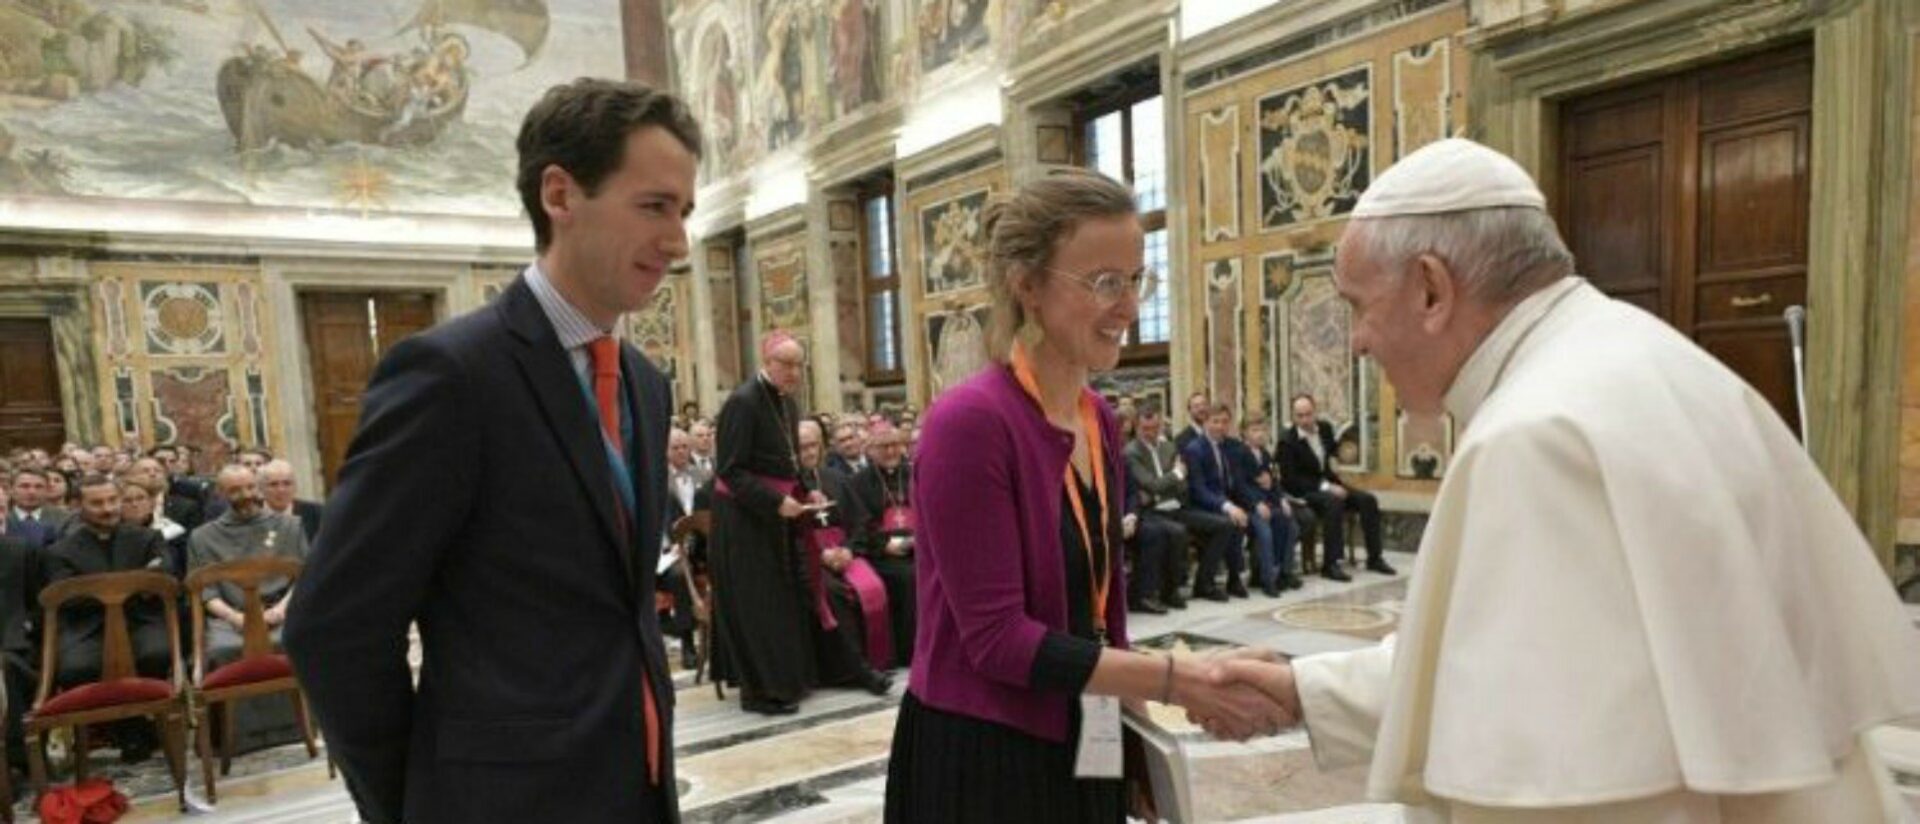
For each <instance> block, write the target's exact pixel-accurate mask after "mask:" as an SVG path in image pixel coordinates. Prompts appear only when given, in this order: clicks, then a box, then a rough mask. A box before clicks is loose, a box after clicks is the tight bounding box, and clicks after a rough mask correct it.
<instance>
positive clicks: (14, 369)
mask: <svg viewBox="0 0 1920 824" xmlns="http://www.w3.org/2000/svg"><path fill="white" fill-rule="evenodd" d="M66 430H67V426H66V417H65V414H64V413H63V412H62V411H61V406H60V372H59V365H58V363H57V361H56V359H55V357H54V350H53V323H52V321H50V320H48V319H46V318H0V451H5V450H10V449H15V448H19V447H26V448H30V449H45V450H47V451H48V452H52V451H54V450H57V449H59V448H60V443H61V442H62V441H63V440H65V439H66V435H67V432H66Z"/></svg>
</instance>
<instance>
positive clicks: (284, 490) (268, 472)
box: [260, 458, 326, 546]
mask: <svg viewBox="0 0 1920 824" xmlns="http://www.w3.org/2000/svg"><path fill="white" fill-rule="evenodd" d="M296 492H297V489H296V488H295V484H294V480H293V464H290V463H287V462H286V461H285V460H282V459H279V458H275V459H274V460H271V461H268V462H266V463H265V464H262V465H261V466H260V495H261V499H262V500H263V501H264V502H265V503H266V507H267V511H268V512H273V513H277V514H280V515H285V516H287V517H290V518H293V519H294V520H296V521H299V522H300V531H301V532H304V533H306V536H307V545H308V546H312V545H313V538H314V536H316V535H318V534H320V520H321V518H322V517H323V516H324V515H325V514H326V507H324V506H321V505H320V503H319V502H317V501H309V500H307V499H305V498H299V497H295V494H296Z"/></svg>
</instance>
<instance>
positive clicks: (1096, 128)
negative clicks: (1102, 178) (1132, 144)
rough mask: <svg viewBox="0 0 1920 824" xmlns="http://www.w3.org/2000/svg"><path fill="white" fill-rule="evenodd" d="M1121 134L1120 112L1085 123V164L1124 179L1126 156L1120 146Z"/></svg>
mask: <svg viewBox="0 0 1920 824" xmlns="http://www.w3.org/2000/svg"><path fill="white" fill-rule="evenodd" d="M1122 136H1123V133H1122V132H1121V128H1120V112H1112V113H1110V114H1107V115H1105V116H1103V117H1100V118H1099V119H1097V120H1094V121H1093V122H1092V123H1089V124H1087V165H1089V166H1092V167H1093V168H1095V169H1098V170H1099V171H1101V172H1102V173H1104V174H1106V175H1107V176H1108V177H1111V178H1113V179H1115V180H1120V181H1124V180H1126V179H1127V170H1126V160H1127V157H1126V154H1125V153H1124V151H1123V150H1122V148H1121V146H1120V143H1121V139H1122Z"/></svg>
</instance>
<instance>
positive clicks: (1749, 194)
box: [1558, 44, 1813, 426]
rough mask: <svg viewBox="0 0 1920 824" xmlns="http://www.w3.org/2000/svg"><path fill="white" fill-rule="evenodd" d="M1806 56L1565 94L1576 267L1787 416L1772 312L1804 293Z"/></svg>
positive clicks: (1793, 421) (1565, 214)
mask: <svg viewBox="0 0 1920 824" xmlns="http://www.w3.org/2000/svg"><path fill="white" fill-rule="evenodd" d="M1812 99H1813V52H1812V49H1811V48H1809V47H1808V46H1807V45H1805V44H1799V45H1794V46H1790V47H1787V48H1783V49H1777V50H1774V51H1769V52H1765V53H1761V54H1757V55H1753V56H1749V57H1743V58H1739V59H1736V60H1733V61H1729V62H1726V63H1722V64H1719V65H1715V66H1709V67H1705V68H1701V69H1696V70H1693V71H1689V72H1683V73H1680V74H1676V75H1672V76H1668V77H1663V78H1659V79H1656V80H1651V81H1644V82H1641V83H1638V84H1635V85H1633V86H1629V87H1626V88H1621V89H1613V90H1608V91H1604V92H1599V93H1596V94H1593V95H1589V96H1587V97H1583V98H1577V99H1574V100H1569V101H1567V102H1566V103H1564V104H1563V105H1562V108H1561V119H1560V120H1561V128H1562V133H1561V145H1562V146H1564V147H1566V156H1565V157H1564V158H1563V159H1562V163H1561V181H1562V184H1563V185H1562V187H1561V197H1560V203H1559V204H1558V214H1559V216H1560V220H1561V226H1562V230H1563V231H1564V232H1565V233H1566V237H1567V242H1568V245H1569V246H1570V247H1571V248H1572V249H1573V253H1574V256H1575V258H1576V259H1577V260H1578V261H1579V265H1580V271H1581V273H1582V274H1584V275H1586V276H1587V277H1588V278H1589V279H1590V280H1592V281H1593V282H1594V284H1595V285H1596V286H1598V287H1599V288H1600V289H1602V290H1603V291H1606V292H1607V293H1608V294H1610V295H1613V296H1615V297H1618V298H1620V299H1623V300H1628V301H1631V302H1633V303H1635V304H1637V305H1639V306H1641V307H1642V308H1645V309H1648V310H1649V311H1652V312H1654V313H1655V314H1657V315H1659V316H1660V317H1661V318H1663V319H1665V320H1666V321H1667V322H1668V323H1671V324H1673V325H1674V326H1675V327H1676V328H1678V329H1680V330H1681V331H1682V332H1684V333H1686V334H1687V335H1689V336H1691V337H1693V339H1694V340H1695V341H1696V342H1698V343H1699V344H1700V345H1701V347H1703V348H1705V349H1706V350H1707V351H1708V352H1710V353H1712V354H1713V355H1714V356H1715V357H1717V358H1719V359H1720V361H1721V362H1722V363H1725V364H1726V365H1727V366H1728V367H1730V368H1732V369H1733V370H1734V371H1735V372H1736V373H1738V374H1739V375H1740V376H1741V377H1742V378H1744V379H1746V381H1747V382H1748V383H1750V384H1752V385H1753V387H1754V388H1755V389H1756V390H1758V391H1759V392H1760V393H1761V394H1762V395H1764V396H1765V397H1766V398H1767V400H1768V401H1769V402H1770V403H1771V404H1772V405H1773V407H1774V408H1775V409H1776V410H1778V411H1779V412H1780V415H1781V417H1783V418H1785V419H1786V421H1787V423H1788V425H1789V426H1797V425H1798V422H1799V420H1798V419H1799V415H1798V409H1797V407H1796V404H1795V401H1794V389H1793V387H1794V383H1793V367H1792V363H1793V355H1792V350H1791V349H1790V348H1789V346H1790V344H1789V341H1788V337H1787V328H1786V324H1785V322H1784V321H1783V320H1782V312H1784V311H1785V309H1786V308H1787V307H1788V306H1792V305H1796V304H1798V305H1805V302H1806V295H1807V220H1808V179H1809V164H1808V159H1809V157H1810V155H1811V135H1812V129H1811V117H1810V116H1811V105H1812Z"/></svg>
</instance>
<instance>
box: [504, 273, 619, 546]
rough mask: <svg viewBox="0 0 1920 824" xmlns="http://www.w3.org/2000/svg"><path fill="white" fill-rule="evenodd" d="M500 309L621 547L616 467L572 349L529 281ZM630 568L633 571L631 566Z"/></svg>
mask: <svg viewBox="0 0 1920 824" xmlns="http://www.w3.org/2000/svg"><path fill="white" fill-rule="evenodd" d="M500 311H501V312H503V313H505V315H506V320H507V325H508V328H510V329H512V330H513V331H514V333H515V335H516V336H517V337H519V338H520V343H521V345H520V346H519V347H517V348H515V349H514V350H513V358H514V362H515V364H516V365H518V366H519V368H520V375H521V377H523V378H525V379H526V381H527V385H528V388H530V389H531V390H532V394H533V397H534V399H535V401H537V402H538V403H539V405H540V411H541V413H542V414H543V415H545V416H546V419H547V429H548V431H550V432H552V433H553V436H554V438H555V439H557V440H558V441H559V443H560V451H561V452H562V453H564V454H565V455H566V456H567V461H568V463H570V464H571V465H572V466H573V473H574V475H575V477H577V478H578V479H579V481H580V488H581V491H582V492H585V493H586V495H587V499H588V500H590V501H592V502H593V509H594V512H595V514H596V515H598V517H597V518H596V519H595V520H597V521H599V522H600V529H601V531H602V532H603V533H605V535H606V537H607V541H608V543H610V544H612V545H613V546H616V547H618V546H620V525H619V523H618V521H617V520H616V518H617V517H618V515H617V514H616V512H615V510H614V502H613V469H612V468H611V467H609V466H607V450H606V446H605V444H603V443H602V442H601V440H600V438H599V431H600V424H599V422H598V421H595V420H594V418H593V413H592V412H591V411H590V410H589V409H588V408H587V401H586V394H585V391H584V390H582V389H581V387H580V379H579V377H578V375H577V373H575V372H574V371H573V364H572V363H571V362H569V361H568V359H567V352H566V350H564V349H561V348H560V339H559V337H557V336H556V335H555V334H554V331H553V325H552V324H551V323H550V322H548V321H547V318H546V315H545V314H544V313H543V312H542V311H541V310H540V303H539V301H538V300H536V299H535V298H534V296H533V291H532V290H531V289H530V288H528V286H527V284H526V281H524V280H517V281H514V284H513V286H512V287H511V288H509V289H508V290H507V293H506V294H505V295H504V296H502V299H501V301H500ZM620 555H621V561H622V564H623V565H624V564H628V563H630V562H629V561H628V560H627V557H626V556H627V555H628V553H626V552H621V553H620ZM628 571H629V574H631V571H632V570H631V569H630V568H629V570H628Z"/></svg>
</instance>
